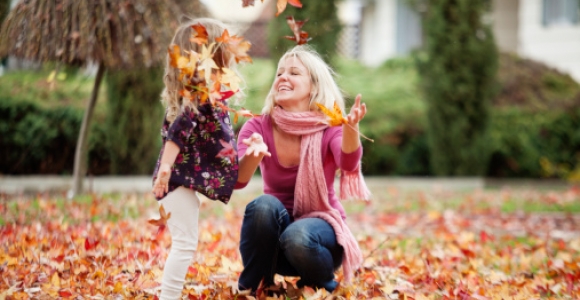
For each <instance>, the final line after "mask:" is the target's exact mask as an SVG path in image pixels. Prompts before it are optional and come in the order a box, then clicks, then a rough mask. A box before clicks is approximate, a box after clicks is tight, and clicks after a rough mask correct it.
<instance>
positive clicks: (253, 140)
mask: <svg viewBox="0 0 580 300" xmlns="http://www.w3.org/2000/svg"><path fill="white" fill-rule="evenodd" d="M242 142H243V143H244V144H246V145H248V149H246V154H245V155H248V156H250V155H252V153H253V154H254V157H258V156H260V155H265V156H268V157H269V156H272V154H270V152H268V146H267V145H266V144H265V143H264V139H263V138H262V136H261V135H260V134H259V133H256V132H254V133H252V135H251V136H250V137H249V138H247V139H243V140H242Z"/></svg>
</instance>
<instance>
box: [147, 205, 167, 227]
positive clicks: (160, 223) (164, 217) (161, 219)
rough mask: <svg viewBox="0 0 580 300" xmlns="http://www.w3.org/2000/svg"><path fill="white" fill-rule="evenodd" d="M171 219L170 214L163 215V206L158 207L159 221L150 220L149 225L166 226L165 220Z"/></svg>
mask: <svg viewBox="0 0 580 300" xmlns="http://www.w3.org/2000/svg"><path fill="white" fill-rule="evenodd" d="M170 217H171V213H165V208H164V207H163V204H161V205H159V219H150V220H149V221H147V222H149V224H153V225H155V226H159V227H161V226H163V227H164V226H165V225H167V220H168V219H169V218H170Z"/></svg>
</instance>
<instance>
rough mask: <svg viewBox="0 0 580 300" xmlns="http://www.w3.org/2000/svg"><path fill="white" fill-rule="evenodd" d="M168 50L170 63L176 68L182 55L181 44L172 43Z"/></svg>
mask: <svg viewBox="0 0 580 300" xmlns="http://www.w3.org/2000/svg"><path fill="white" fill-rule="evenodd" d="M167 52H168V53H169V65H170V66H172V67H174V68H177V61H178V60H179V58H180V57H181V51H180V50H179V46H178V45H175V44H174V45H171V46H169V49H168V50H167Z"/></svg>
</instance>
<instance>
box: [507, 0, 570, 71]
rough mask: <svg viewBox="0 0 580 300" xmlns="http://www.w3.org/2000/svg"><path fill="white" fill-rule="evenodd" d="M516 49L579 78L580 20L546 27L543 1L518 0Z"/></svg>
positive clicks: (524, 54)
mask: <svg viewBox="0 0 580 300" xmlns="http://www.w3.org/2000/svg"><path fill="white" fill-rule="evenodd" d="M519 5H520V14H519V28H520V30H519V32H520V34H519V40H520V44H519V47H518V53H519V54H520V55H521V56H524V57H528V58H531V59H534V60H538V61H542V62H544V63H546V64H547V65H549V66H551V67H554V68H556V69H559V70H561V71H562V72H565V73H569V74H570V75H571V76H572V77H573V78H574V79H575V80H576V81H578V82H580V24H576V25H558V26H555V25H554V26H548V27H545V26H544V25H543V24H542V1H541V0H520V4H519Z"/></svg>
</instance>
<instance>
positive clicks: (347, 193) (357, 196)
mask: <svg viewBox="0 0 580 300" xmlns="http://www.w3.org/2000/svg"><path fill="white" fill-rule="evenodd" d="M370 198H371V191H370V190H369V189H368V187H367V185H366V183H365V180H364V178H363V176H362V172H361V171H360V165H359V166H358V167H357V168H356V170H354V171H344V170H343V171H341V174H340V199H341V200H347V199H354V200H365V201H369V200H370Z"/></svg>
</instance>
